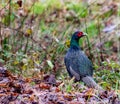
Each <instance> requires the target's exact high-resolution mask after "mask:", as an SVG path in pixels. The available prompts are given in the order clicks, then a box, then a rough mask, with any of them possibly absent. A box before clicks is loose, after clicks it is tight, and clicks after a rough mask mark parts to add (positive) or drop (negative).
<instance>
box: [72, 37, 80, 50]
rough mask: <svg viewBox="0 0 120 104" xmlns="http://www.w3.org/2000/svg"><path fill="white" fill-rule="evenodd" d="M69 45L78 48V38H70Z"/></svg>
mask: <svg viewBox="0 0 120 104" xmlns="http://www.w3.org/2000/svg"><path fill="white" fill-rule="evenodd" d="M70 47H73V48H78V49H80V46H79V40H75V39H71V42H70Z"/></svg>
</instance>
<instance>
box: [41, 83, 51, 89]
mask: <svg viewBox="0 0 120 104" xmlns="http://www.w3.org/2000/svg"><path fill="white" fill-rule="evenodd" d="M39 88H41V89H50V85H49V84H45V83H43V82H42V83H40V84H39Z"/></svg>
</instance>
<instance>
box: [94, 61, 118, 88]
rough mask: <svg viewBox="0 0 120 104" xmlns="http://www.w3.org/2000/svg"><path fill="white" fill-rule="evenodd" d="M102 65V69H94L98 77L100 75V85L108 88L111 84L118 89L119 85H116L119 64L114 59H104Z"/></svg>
mask: <svg viewBox="0 0 120 104" xmlns="http://www.w3.org/2000/svg"><path fill="white" fill-rule="evenodd" d="M103 66H104V69H101V70H99V71H96V76H97V77H98V78H99V77H100V79H102V80H103V82H101V85H102V86H103V87H104V88H110V86H112V88H114V89H115V88H116V86H117V88H118V89H119V88H120V87H118V86H119V85H120V65H119V64H117V63H116V62H114V61H111V62H106V61H104V62H103ZM95 68H98V66H97V65H95Z"/></svg>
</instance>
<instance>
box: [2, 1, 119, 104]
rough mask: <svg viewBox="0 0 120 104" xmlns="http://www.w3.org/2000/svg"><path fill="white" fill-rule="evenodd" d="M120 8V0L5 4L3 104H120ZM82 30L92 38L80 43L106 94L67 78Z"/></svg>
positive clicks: (3, 6)
mask: <svg viewBox="0 0 120 104" xmlns="http://www.w3.org/2000/svg"><path fill="white" fill-rule="evenodd" d="M119 5H120V3H119V0H115V1H112V0H111V1H105V0H101V1H89V2H87V1H86V2H85V1H83V0H76V1H74V0H73V1H69V0H65V1H62V0H58V1H56V0H41V1H39V0H38V1H37V0H36V1H31V0H29V1H21V0H16V1H14V0H13V1H11V0H5V1H0V67H1V69H0V77H1V78H0V79H1V80H0V88H1V95H0V96H1V97H0V101H1V102H2V103H3V104H4V103H10V102H11V103H23V102H24V103H27V101H28V102H29V103H40V102H42V103H43V102H44V103H48V104H49V103H51V104H52V103H58V104H59V103H60V104H61V103H63V104H64V103H65V104H66V103H70V102H71V103H72V104H74V103H75V104H77V103H78V104H79V103H80V102H81V103H83V104H84V103H86V102H87V103H90V104H91V103H93V104H94V103H95V104H96V102H98V103H100V102H101V103H103V104H104V103H111V104H112V103H115V104H119V102H120V101H119V100H118V99H120V63H119V62H120V35H119V33H120V29H119V28H120V26H119V23H120V22H119V16H120V8H119ZM76 30H82V31H84V32H86V33H87V34H88V38H89V41H88V40H87V39H85V38H84V39H83V40H82V41H80V44H81V47H82V48H83V50H84V51H85V52H86V54H87V55H88V56H89V58H90V59H91V60H92V61H93V63H94V66H95V73H94V79H95V80H96V82H97V83H98V84H99V85H101V86H102V87H103V89H104V90H105V91H103V92H99V91H98V92H97V90H95V89H89V88H87V87H86V86H84V84H83V83H82V82H80V83H74V81H73V79H69V77H68V75H67V72H66V69H65V66H64V62H63V59H64V55H65V53H66V51H67V49H68V48H69V41H70V38H71V35H72V33H73V32H74V31H76ZM88 42H89V44H88ZM3 66H4V67H6V69H7V71H5V70H4V68H3ZM8 71H9V72H8ZM11 73H13V74H14V75H13V74H11ZM15 76H17V77H15ZM51 76H52V78H51ZM51 80H52V81H51Z"/></svg>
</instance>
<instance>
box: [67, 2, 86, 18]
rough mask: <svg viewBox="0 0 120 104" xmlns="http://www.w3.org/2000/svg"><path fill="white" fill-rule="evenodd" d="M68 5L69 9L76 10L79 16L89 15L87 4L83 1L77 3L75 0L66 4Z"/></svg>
mask: <svg viewBox="0 0 120 104" xmlns="http://www.w3.org/2000/svg"><path fill="white" fill-rule="evenodd" d="M66 6H67V8H68V9H69V10H73V11H75V13H76V14H77V16H79V17H81V18H85V17H87V15H88V9H87V8H86V5H85V4H83V3H77V2H74V1H73V2H69V3H68V4H66Z"/></svg>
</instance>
